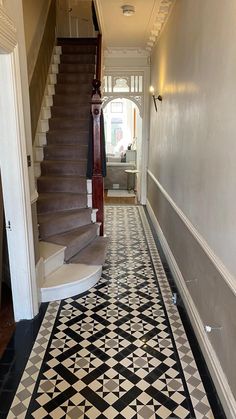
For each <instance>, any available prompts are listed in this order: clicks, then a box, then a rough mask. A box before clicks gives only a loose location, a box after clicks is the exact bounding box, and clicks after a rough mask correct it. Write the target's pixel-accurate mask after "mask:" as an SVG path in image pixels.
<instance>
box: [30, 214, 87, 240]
mask: <svg viewBox="0 0 236 419" xmlns="http://www.w3.org/2000/svg"><path fill="white" fill-rule="evenodd" d="M91 213H92V210H91V209H90V208H81V209H79V210H73V211H61V212H58V213H54V212H53V213H47V214H41V215H39V217H38V222H39V234H40V238H41V239H43V240H44V239H48V238H49V237H50V236H53V235H56V234H61V233H65V232H66V231H68V230H73V229H75V228H78V227H81V226H84V225H88V224H89V223H90V222H91Z"/></svg>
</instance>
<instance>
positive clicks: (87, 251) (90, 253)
mask: <svg viewBox="0 0 236 419" xmlns="http://www.w3.org/2000/svg"><path fill="white" fill-rule="evenodd" d="M108 243H109V239H108V237H96V239H94V240H93V241H92V243H90V244H89V245H88V246H86V247H85V248H84V249H83V250H81V251H80V252H79V253H77V254H76V255H74V256H73V257H72V258H71V259H70V260H69V263H82V264H85V265H103V264H104V262H105V257H106V252H107V246H108Z"/></svg>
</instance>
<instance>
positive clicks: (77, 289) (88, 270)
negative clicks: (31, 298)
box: [40, 263, 102, 303]
mask: <svg viewBox="0 0 236 419" xmlns="http://www.w3.org/2000/svg"><path fill="white" fill-rule="evenodd" d="M101 274H102V266H101V265H93V266H89V265H85V264H82V263H77V264H74V263H70V264H68V265H62V266H61V267H60V268H59V269H57V270H56V271H54V272H53V273H51V274H50V275H48V276H47V277H46V278H45V279H44V281H43V283H42V286H41V288H40V293H41V301H42V303H46V302H49V301H56V300H61V299H64V298H69V297H73V296H75V295H77V294H82V293H83V292H85V291H87V290H89V289H90V288H91V287H93V286H94V285H95V284H96V283H97V282H98V280H99V279H100V277H101Z"/></svg>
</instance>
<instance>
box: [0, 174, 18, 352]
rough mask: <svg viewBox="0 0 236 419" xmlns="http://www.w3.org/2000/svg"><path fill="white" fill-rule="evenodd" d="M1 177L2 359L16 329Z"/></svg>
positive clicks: (0, 309)
mask: <svg viewBox="0 0 236 419" xmlns="http://www.w3.org/2000/svg"><path fill="white" fill-rule="evenodd" d="M5 227H6V226H5V216H4V205H3V196H2V182H1V175H0V358H1V356H2V354H3V352H4V350H5V348H6V346H7V344H8V342H9V341H10V339H11V336H12V333H13V331H14V329H15V322H14V314H13V302H12V292H11V276H10V267H9V255H8V245H7V236H6V228H5Z"/></svg>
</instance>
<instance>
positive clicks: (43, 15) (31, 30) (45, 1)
mask: <svg viewBox="0 0 236 419" xmlns="http://www.w3.org/2000/svg"><path fill="white" fill-rule="evenodd" d="M22 3H23V13H24V27H25V44H26V52H27V61H28V73H29V74H28V75H29V81H30V80H31V77H32V74H33V71H34V66H35V63H36V60H37V57H38V52H39V48H40V45H41V41H42V37H43V34H44V28H45V23H46V19H47V15H48V10H49V7H50V4H51V0H37V1H32V0H22Z"/></svg>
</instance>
